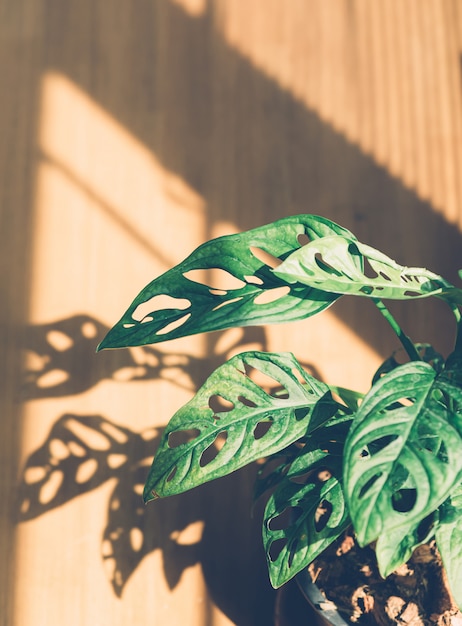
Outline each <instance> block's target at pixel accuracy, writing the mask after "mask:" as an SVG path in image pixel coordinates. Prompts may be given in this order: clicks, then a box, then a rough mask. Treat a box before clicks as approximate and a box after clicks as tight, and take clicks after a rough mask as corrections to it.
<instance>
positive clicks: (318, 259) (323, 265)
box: [314, 252, 343, 276]
mask: <svg viewBox="0 0 462 626" xmlns="http://www.w3.org/2000/svg"><path fill="white" fill-rule="evenodd" d="M314 260H315V263H316V265H317V266H318V267H319V269H320V270H322V271H323V272H326V273H327V274H334V275H335V276H343V274H342V272H339V271H338V270H337V269H336V268H335V267H333V266H332V265H330V263H327V262H326V261H325V260H324V258H323V256H322V254H321V253H320V252H316V254H315V255H314Z"/></svg>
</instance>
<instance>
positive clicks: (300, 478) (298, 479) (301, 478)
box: [290, 470, 313, 485]
mask: <svg viewBox="0 0 462 626" xmlns="http://www.w3.org/2000/svg"><path fill="white" fill-rule="evenodd" d="M312 476H313V472H312V470H310V471H308V472H303V474H295V475H293V476H290V482H292V483H295V484H296V485H306V483H307V482H308V481H309V480H310V478H311V477H312Z"/></svg>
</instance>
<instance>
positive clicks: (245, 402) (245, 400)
mask: <svg viewBox="0 0 462 626" xmlns="http://www.w3.org/2000/svg"><path fill="white" fill-rule="evenodd" d="M237 399H238V400H239V402H241V403H242V404H243V405H244V406H248V407H249V408H250V409H256V408H257V406H258V405H257V404H256V402H254V401H253V400H249V398H246V397H244V396H238V397H237Z"/></svg>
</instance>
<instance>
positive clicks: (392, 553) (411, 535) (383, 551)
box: [375, 516, 433, 578]
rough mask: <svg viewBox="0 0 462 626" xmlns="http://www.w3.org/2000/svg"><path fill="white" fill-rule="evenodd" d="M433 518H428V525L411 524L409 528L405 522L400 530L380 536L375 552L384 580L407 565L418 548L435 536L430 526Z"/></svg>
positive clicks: (421, 523)
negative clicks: (400, 567) (404, 564)
mask: <svg viewBox="0 0 462 626" xmlns="http://www.w3.org/2000/svg"><path fill="white" fill-rule="evenodd" d="M432 518H433V517H432V516H429V518H427V520H426V521H427V522H428V523H427V524H425V521H424V522H418V523H410V524H409V525H408V526H406V524H405V522H404V521H403V524H402V526H400V527H399V528H395V529H394V530H392V531H388V530H387V532H384V533H382V534H381V535H380V537H379V538H378V539H377V543H376V544H375V552H376V556H377V564H378V567H379V571H380V573H381V575H382V576H383V577H384V578H386V577H387V576H389V575H390V574H391V573H392V572H394V570H395V569H396V568H398V567H399V566H400V565H402V564H403V563H406V562H407V561H408V560H409V559H410V558H411V556H412V553H413V552H414V550H415V549H416V548H417V546H420V545H421V544H423V543H426V542H427V541H429V539H430V537H431V536H432V535H433V529H432V527H431V526H430V522H431V519H432ZM425 531H426V532H425Z"/></svg>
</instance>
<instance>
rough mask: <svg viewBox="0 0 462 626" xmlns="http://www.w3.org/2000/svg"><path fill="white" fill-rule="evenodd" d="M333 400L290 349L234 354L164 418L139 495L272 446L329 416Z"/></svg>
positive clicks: (172, 489)
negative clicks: (260, 379) (280, 389)
mask: <svg viewBox="0 0 462 626" xmlns="http://www.w3.org/2000/svg"><path fill="white" fill-rule="evenodd" d="M255 376H256V377H258V376H260V377H265V379H266V380H268V381H269V384H270V385H273V386H275V387H276V386H277V387H283V388H284V390H285V392H286V393H285V396H281V395H280V394H279V393H278V394H271V393H270V392H269V391H268V390H265V389H264V388H263V386H262V385H263V383H262V382H260V383H259V382H258V381H257V380H255V379H254V377H255ZM337 406H338V405H337V403H336V402H334V400H333V399H332V396H331V395H330V392H329V388H328V387H327V385H324V384H323V383H320V382H318V381H317V380H316V379H315V378H313V377H312V376H309V375H308V374H307V373H306V372H304V371H303V370H302V368H301V367H300V366H299V365H298V363H297V361H296V360H295V357H294V356H293V355H291V354H287V353H282V354H271V353H264V352H245V353H242V354H239V355H237V356H235V357H233V358H232V359H230V361H228V362H227V363H225V364H223V365H222V366H221V367H219V368H218V369H217V370H215V372H214V373H213V374H212V375H211V376H210V377H209V378H208V380H207V381H206V382H205V384H204V385H203V386H202V387H201V388H200V389H199V391H198V392H197V393H196V395H195V396H194V398H193V399H192V400H190V402H188V403H187V404H186V405H185V406H184V407H182V408H181V409H180V410H179V411H178V412H177V413H176V414H175V415H174V416H173V418H172V419H171V420H170V422H169V424H168V425H167V427H166V429H165V432H164V434H163V437H162V440H161V443H160V446H159V448H158V451H157V454H156V456H155V458H154V462H153V464H152V467H151V470H150V472H149V476H148V479H147V482H146V486H145V491H144V499H145V501H148V500H153V499H155V498H156V497H160V496H167V495H172V494H176V493H181V492H183V491H186V490H188V489H191V488H192V487H196V486H197V485H200V484H202V483H205V482H207V481H209V480H213V479H215V478H218V477H220V476H224V475H226V474H229V473H231V472H233V471H234V470H236V469H238V468H240V467H242V466H244V465H247V464H248V463H250V462H252V461H254V460H256V459H258V458H261V457H264V456H267V455H269V454H273V453H275V452H278V451H279V450H281V449H283V448H285V447H287V446H289V445H290V444H291V443H293V442H294V441H296V440H297V439H299V438H300V437H302V436H303V435H305V434H306V433H307V432H309V431H310V429H312V428H317V427H319V426H320V425H321V424H323V423H324V422H326V421H328V419H329V418H330V417H331V416H332V415H333V414H334V413H335V412H336V410H337ZM212 407H213V408H212Z"/></svg>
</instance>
